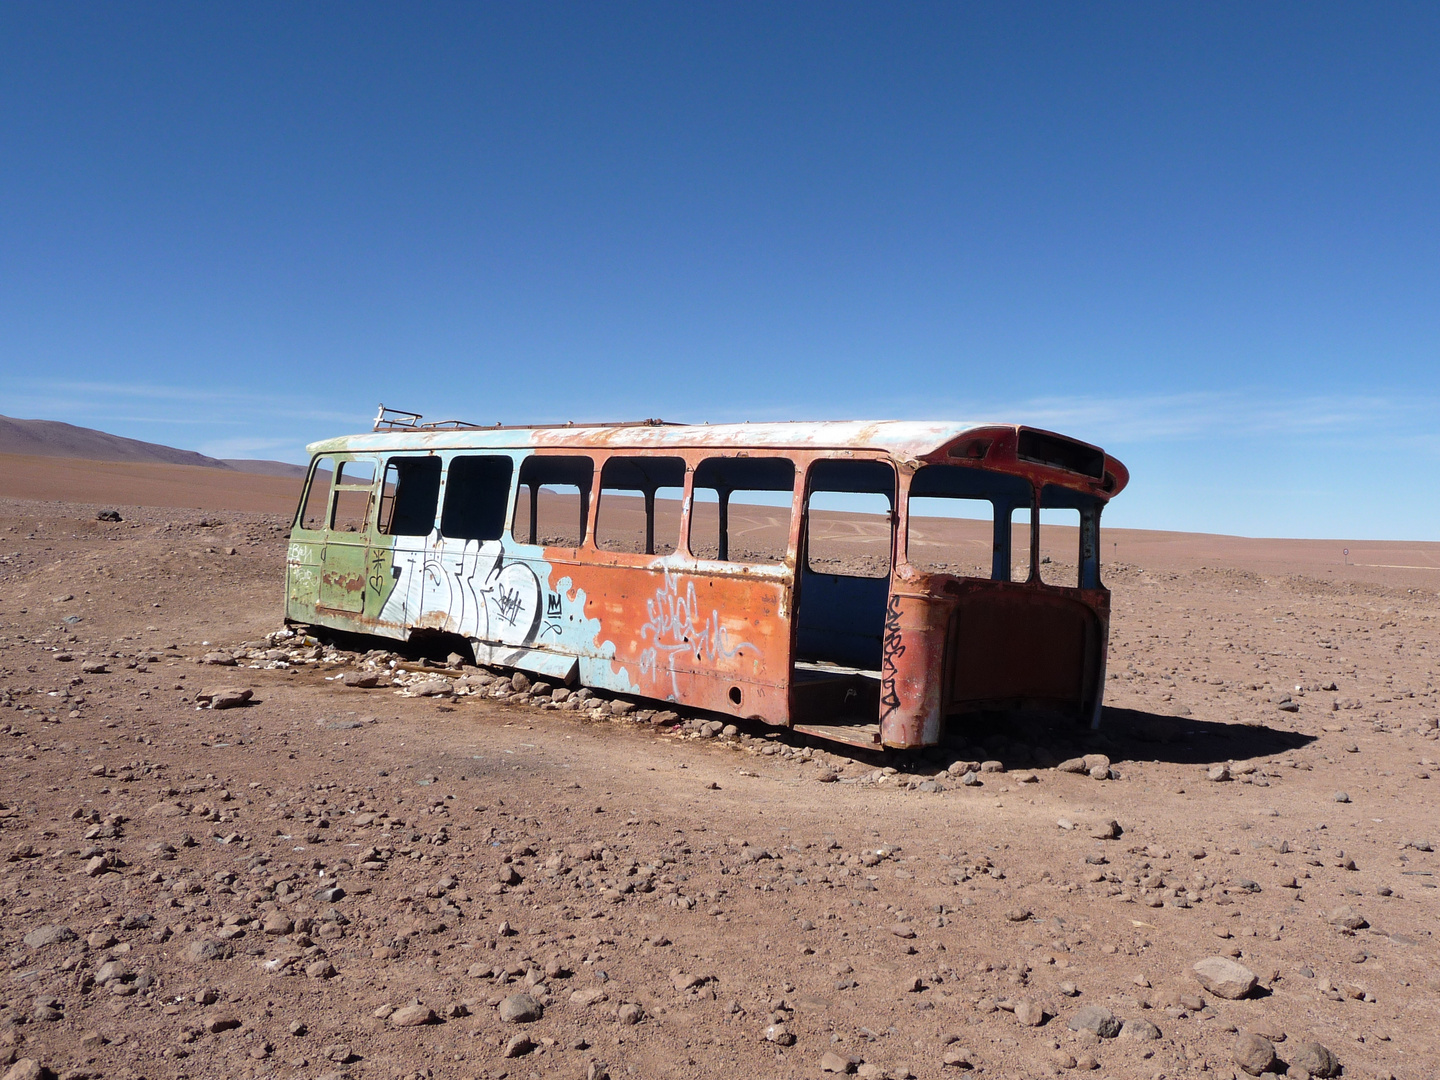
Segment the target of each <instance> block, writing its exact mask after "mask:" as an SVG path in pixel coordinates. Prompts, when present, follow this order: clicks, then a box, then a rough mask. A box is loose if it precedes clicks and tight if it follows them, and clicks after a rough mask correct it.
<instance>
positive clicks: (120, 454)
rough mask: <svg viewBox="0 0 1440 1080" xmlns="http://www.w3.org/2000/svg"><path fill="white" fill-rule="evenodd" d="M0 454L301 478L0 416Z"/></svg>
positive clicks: (277, 469)
mask: <svg viewBox="0 0 1440 1080" xmlns="http://www.w3.org/2000/svg"><path fill="white" fill-rule="evenodd" d="M0 454H29V455H31V456H34V457H64V458H86V459H88V460H90V461H155V462H161V463H164V464H167V465H199V466H202V467H204V468H207V469H227V470H229V469H233V470H235V471H238V472H251V473H262V474H264V475H266V476H304V475H305V469H304V467H303V466H300V465H287V464H286V463H285V462H283V461H250V460H240V459H237V460H233V461H222V460H221V459H220V458H212V457H206V456H205V455H204V454H197V453H196V452H195V451H194V450H177V449H176V448H175V447H173V446H162V445H161V444H159V443H149V442H141V441H140V440H139V439H127V438H124V437H123V436H120V435H111V434H110V433H109V432H105V431H96V430H95V429H94V428H83V427H76V426H75V425H74V424H62V423H61V422H60V421H58V420H17V419H15V418H14V417H10V416H0Z"/></svg>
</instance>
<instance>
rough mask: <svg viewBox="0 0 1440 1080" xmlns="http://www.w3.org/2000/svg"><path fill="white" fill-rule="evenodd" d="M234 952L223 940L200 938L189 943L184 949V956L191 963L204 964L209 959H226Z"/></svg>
mask: <svg viewBox="0 0 1440 1080" xmlns="http://www.w3.org/2000/svg"><path fill="white" fill-rule="evenodd" d="M234 953H235V950H234V949H233V948H231V947H230V946H229V945H228V944H226V943H225V942H223V941H210V940H208V939H205V938H200V939H197V940H195V941H192V942H191V943H190V946H189V948H187V949H186V950H185V957H186V959H187V960H189V961H190V962H191V963H192V964H204V963H208V962H209V961H211V960H226V959H228V958H229V957H231V956H233V955H234Z"/></svg>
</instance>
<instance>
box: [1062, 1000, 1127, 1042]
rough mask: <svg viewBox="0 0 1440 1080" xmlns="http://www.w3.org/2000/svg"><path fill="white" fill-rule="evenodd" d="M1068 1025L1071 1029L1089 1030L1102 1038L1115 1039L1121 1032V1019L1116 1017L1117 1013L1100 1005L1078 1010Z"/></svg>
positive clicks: (1068, 1021)
mask: <svg viewBox="0 0 1440 1080" xmlns="http://www.w3.org/2000/svg"><path fill="white" fill-rule="evenodd" d="M1066 1025H1067V1026H1068V1027H1069V1028H1070V1030H1071V1031H1088V1032H1090V1033H1092V1034H1094V1035H1099V1036H1100V1038H1102V1039H1113V1038H1115V1036H1116V1035H1119V1034H1120V1021H1119V1020H1117V1019H1115V1014H1114V1013H1112V1012H1111V1011H1110V1010H1109V1009H1105V1008H1102V1007H1100V1006H1099V1005H1086V1006H1085V1007H1084V1008H1083V1009H1078V1010H1076V1012H1075V1013H1074V1014H1073V1015H1072V1016H1071V1017H1070V1019H1069V1020H1067V1021H1066Z"/></svg>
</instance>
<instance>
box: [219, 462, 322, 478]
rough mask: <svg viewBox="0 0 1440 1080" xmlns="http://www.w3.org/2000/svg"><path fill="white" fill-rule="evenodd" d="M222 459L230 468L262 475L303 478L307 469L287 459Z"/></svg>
mask: <svg viewBox="0 0 1440 1080" xmlns="http://www.w3.org/2000/svg"><path fill="white" fill-rule="evenodd" d="M222 460H223V461H224V462H225V464H226V465H229V466H230V468H232V469H239V470H240V471H241V472H248V473H259V474H260V475H262V476H290V477H294V478H295V479H297V480H304V479H305V474H306V473H307V472H308V471H309V469H308V467H307V466H304V465H291V464H290V463H289V462H288V461H258V460H255V459H253V458H224V459H222ZM327 475H328V474H327Z"/></svg>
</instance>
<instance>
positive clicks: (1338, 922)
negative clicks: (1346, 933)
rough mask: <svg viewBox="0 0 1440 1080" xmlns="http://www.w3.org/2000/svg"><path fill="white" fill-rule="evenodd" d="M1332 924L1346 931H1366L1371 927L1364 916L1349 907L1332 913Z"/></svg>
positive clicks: (1340, 908) (1337, 909)
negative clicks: (1366, 928)
mask: <svg viewBox="0 0 1440 1080" xmlns="http://www.w3.org/2000/svg"><path fill="white" fill-rule="evenodd" d="M1330 924H1331V925H1332V926H1339V927H1343V928H1344V929H1346V930H1364V929H1365V927H1367V926H1369V925H1370V923H1369V922H1368V921H1366V919H1365V916H1364V915H1361V914H1360V913H1359V912H1358V911H1356V910H1355V909H1354V908H1352V907H1350V906H1348V905H1346V906H1345V907H1338V908H1336V909H1335V910H1334V911H1332V912H1331V913H1330Z"/></svg>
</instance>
